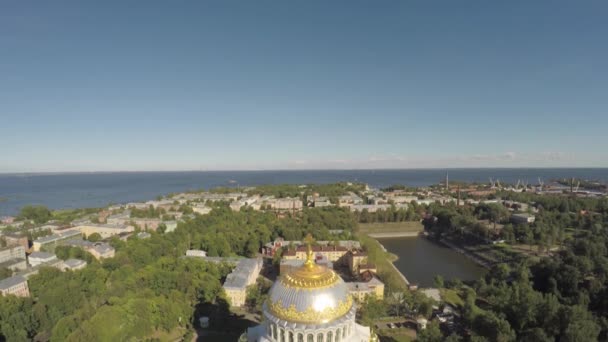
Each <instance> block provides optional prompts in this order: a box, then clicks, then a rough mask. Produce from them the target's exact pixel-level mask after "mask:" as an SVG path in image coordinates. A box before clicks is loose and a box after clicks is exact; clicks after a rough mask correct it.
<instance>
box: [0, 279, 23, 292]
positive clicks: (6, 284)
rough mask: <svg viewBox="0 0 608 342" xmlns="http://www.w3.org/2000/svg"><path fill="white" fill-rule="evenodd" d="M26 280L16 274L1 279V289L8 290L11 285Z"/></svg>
mask: <svg viewBox="0 0 608 342" xmlns="http://www.w3.org/2000/svg"><path fill="white" fill-rule="evenodd" d="M23 282H26V280H25V278H24V277H22V276H14V277H10V278H6V279H2V280H0V290H8V289H10V288H11V287H13V286H15V285H18V284H21V283H23Z"/></svg>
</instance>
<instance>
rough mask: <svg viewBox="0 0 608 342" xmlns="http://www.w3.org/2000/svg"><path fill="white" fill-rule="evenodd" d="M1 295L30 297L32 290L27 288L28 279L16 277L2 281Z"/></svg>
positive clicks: (0, 284)
mask: <svg viewBox="0 0 608 342" xmlns="http://www.w3.org/2000/svg"><path fill="white" fill-rule="evenodd" d="M0 293H2V295H3V296H6V295H13V296H17V297H29V296H30V289H29V287H28V286H27V279H25V278H24V277H22V276H14V277H10V278H6V279H2V280H0Z"/></svg>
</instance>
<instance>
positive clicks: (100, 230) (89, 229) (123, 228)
mask: <svg viewBox="0 0 608 342" xmlns="http://www.w3.org/2000/svg"><path fill="white" fill-rule="evenodd" d="M72 229H74V230H77V231H79V232H81V233H82V234H84V235H85V236H87V237H88V236H89V235H91V234H93V233H97V234H99V235H101V237H102V238H104V239H105V238H109V237H111V236H114V235H118V234H121V233H130V232H133V231H134V230H135V228H134V227H133V226H127V225H119V224H87V225H81V226H76V227H73V228H72Z"/></svg>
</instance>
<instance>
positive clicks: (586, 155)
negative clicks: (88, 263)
mask: <svg viewBox="0 0 608 342" xmlns="http://www.w3.org/2000/svg"><path fill="white" fill-rule="evenodd" d="M607 17H608V2H605V1H509V2H497V1H300V2H294V1H240V2H237V1H180V2H168V1H163V2H156V1H141V2H128V1H102V2H98V3H92V2H86V3H85V2H82V1H73V2H63V1H52V2H51V1H47V2H36V3H33V2H24V1H4V2H1V3H0V127H1V129H0V158H1V159H0V160H2V162H0V172H40V171H107V170H191V169H197V170H198V169H204V170H213V169H309V168H339V169H344V168H417V167H440V168H444V167H519V166H522V167H523V166H537V167H548V166H558V167H559V166H598V167H606V166H608V137H607V134H606V131H607V129H608V113H607V110H606V108H608V45H607V44H606V37H608V21H607V20H606V18H607Z"/></svg>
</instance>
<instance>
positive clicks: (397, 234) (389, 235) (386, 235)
mask: <svg viewBox="0 0 608 342" xmlns="http://www.w3.org/2000/svg"><path fill="white" fill-rule="evenodd" d="M420 234H421V232H387V233H369V234H367V235H368V236H369V237H372V238H374V239H385V238H399V237H418V236H420Z"/></svg>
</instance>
